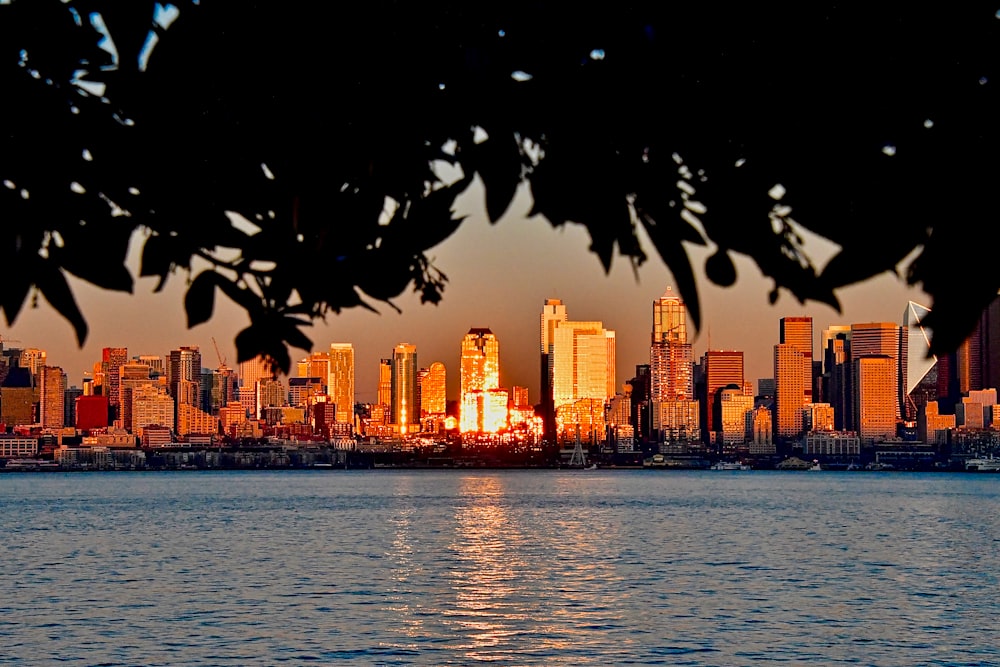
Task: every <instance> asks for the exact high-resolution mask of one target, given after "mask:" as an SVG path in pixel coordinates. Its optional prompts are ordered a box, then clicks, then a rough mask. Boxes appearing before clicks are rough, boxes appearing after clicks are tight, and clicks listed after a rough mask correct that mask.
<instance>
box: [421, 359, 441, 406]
mask: <svg viewBox="0 0 1000 667" xmlns="http://www.w3.org/2000/svg"><path fill="white" fill-rule="evenodd" d="M447 380H448V378H447V374H446V371H445V367H444V364H443V363H441V362H440V361H435V362H434V363H432V364H431V365H430V366H429V367H428V368H427V373H426V375H424V377H423V379H422V380H421V386H420V416H421V417H430V416H444V414H445V412H446V411H447V409H448V384H447Z"/></svg>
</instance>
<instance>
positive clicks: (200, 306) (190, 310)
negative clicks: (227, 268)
mask: <svg viewBox="0 0 1000 667" xmlns="http://www.w3.org/2000/svg"><path fill="white" fill-rule="evenodd" d="M220 278H221V279H222V280H225V278H223V277H222V276H220V275H219V274H218V273H216V272H215V271H213V270H212V269H208V270H205V271H202V272H201V273H199V274H198V275H197V276H195V277H194V280H192V281H191V285H190V286H188V289H187V293H186V294H185V295H184V311H185V312H186V313H187V326H188V329H190V328H192V327H196V326H198V325H199V324H203V323H205V322H208V320H210V319H211V318H212V312H213V311H214V310H215V287H216V286H217V285H218V284H219V280H220Z"/></svg>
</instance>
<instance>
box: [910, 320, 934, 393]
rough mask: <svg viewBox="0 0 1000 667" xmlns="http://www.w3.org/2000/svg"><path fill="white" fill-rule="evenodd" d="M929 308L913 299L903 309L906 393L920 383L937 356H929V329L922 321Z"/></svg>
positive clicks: (932, 366)
mask: <svg viewBox="0 0 1000 667" xmlns="http://www.w3.org/2000/svg"><path fill="white" fill-rule="evenodd" d="M930 312H931V309H930V308H928V307H927V306H922V305H920V304H919V303H917V302H915V301H910V302H909V303H907V304H906V310H904V311H903V326H905V327H906V328H907V333H908V335H907V351H906V352H907V355H906V393H907V394H909V393H910V392H911V391H913V389H914V388H915V387H916V386H917V385H918V384H920V381H921V380H923V379H924V376H926V375H927V373H929V372H930V370H931V369H932V368H934V364H936V363H937V357H935V356H930V349H931V330H930V329H928V328H926V327H925V326H923V324H922V322H923V320H924V318H925V317H927V314H928V313H930Z"/></svg>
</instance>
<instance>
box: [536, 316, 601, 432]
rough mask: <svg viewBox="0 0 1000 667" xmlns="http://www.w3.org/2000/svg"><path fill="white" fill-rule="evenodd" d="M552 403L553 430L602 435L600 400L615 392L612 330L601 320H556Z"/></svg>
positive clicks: (553, 348) (552, 353)
mask: <svg viewBox="0 0 1000 667" xmlns="http://www.w3.org/2000/svg"><path fill="white" fill-rule="evenodd" d="M552 333H553V337H552V352H551V360H552V403H553V406H554V408H555V412H556V424H557V431H558V433H559V434H560V435H563V436H566V435H568V433H567V429H572V431H573V433H574V435H575V434H577V433H578V434H580V435H581V438H584V439H591V438H594V437H597V438H603V437H604V403H605V401H607V400H609V399H610V398H611V397H612V396H614V395H615V391H616V384H615V332H614V331H611V330H608V329H605V328H604V324H603V323H602V322H573V321H563V322H557V323H556V324H555V325H554V327H553V329H552Z"/></svg>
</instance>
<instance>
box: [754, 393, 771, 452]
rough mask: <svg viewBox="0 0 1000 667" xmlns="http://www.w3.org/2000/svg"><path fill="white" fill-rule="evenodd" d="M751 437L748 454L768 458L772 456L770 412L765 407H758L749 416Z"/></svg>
mask: <svg viewBox="0 0 1000 667" xmlns="http://www.w3.org/2000/svg"><path fill="white" fill-rule="evenodd" d="M750 421H751V429H752V430H753V436H752V439H751V440H750V454H751V455H753V456H769V455H771V454H774V452H775V447H774V438H773V435H774V427H773V426H772V425H771V411H770V410H768V409H767V406H764V405H758V406H757V407H755V408H754V409H753V412H752V413H751V415H750Z"/></svg>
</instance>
